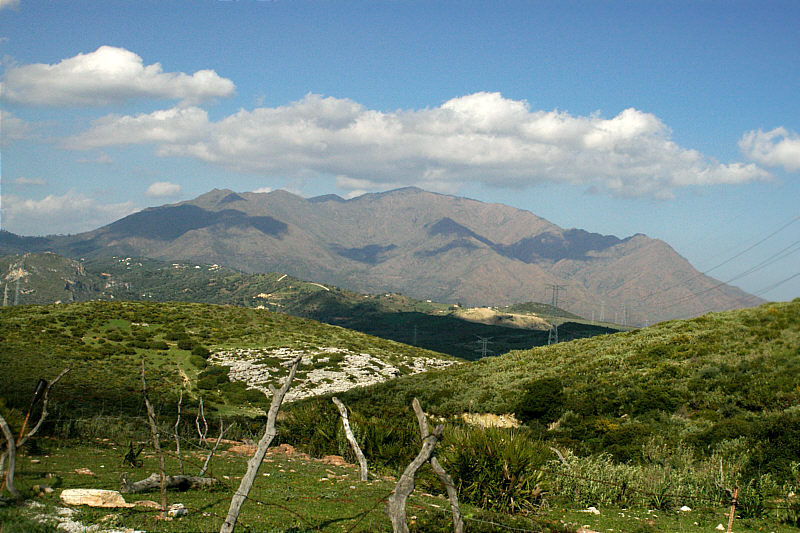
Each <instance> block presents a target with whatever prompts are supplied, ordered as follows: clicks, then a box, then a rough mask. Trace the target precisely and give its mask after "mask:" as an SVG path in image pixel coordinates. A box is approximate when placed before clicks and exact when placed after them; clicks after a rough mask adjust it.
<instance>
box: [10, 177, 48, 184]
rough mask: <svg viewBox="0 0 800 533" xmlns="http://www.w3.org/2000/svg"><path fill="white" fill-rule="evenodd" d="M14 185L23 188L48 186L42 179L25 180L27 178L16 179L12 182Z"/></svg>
mask: <svg viewBox="0 0 800 533" xmlns="http://www.w3.org/2000/svg"><path fill="white" fill-rule="evenodd" d="M12 183H13V184H14V185H22V186H27V185H35V186H42V185H47V182H45V181H44V180H43V179H42V178H25V177H20V178H15V179H14V180H13V181H12Z"/></svg>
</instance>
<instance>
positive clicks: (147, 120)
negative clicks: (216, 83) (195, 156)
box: [66, 107, 210, 150]
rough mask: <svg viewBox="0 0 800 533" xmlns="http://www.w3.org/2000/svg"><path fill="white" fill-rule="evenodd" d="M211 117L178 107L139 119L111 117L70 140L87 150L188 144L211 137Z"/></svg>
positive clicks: (195, 109) (94, 123)
mask: <svg viewBox="0 0 800 533" xmlns="http://www.w3.org/2000/svg"><path fill="white" fill-rule="evenodd" d="M209 129H210V124H209V122H208V114H207V113H206V112H205V111H204V110H202V109H200V108H199V107H174V108H172V109H166V110H163V111H155V112H153V113H143V114H140V115H136V116H118V115H108V116H105V117H102V118H100V119H97V120H95V121H94V122H93V123H92V126H91V128H90V129H89V130H88V131H86V132H84V133H82V134H80V135H78V136H76V137H74V138H72V139H69V140H68V141H67V143H66V145H67V146H68V147H70V148H75V149H80V150H86V149H91V148H101V147H105V146H120V145H125V144H142V143H161V144H166V145H173V144H185V143H191V142H193V141H198V140H201V139H203V138H204V137H206V136H207V135H208V133H209V131H208V130H209Z"/></svg>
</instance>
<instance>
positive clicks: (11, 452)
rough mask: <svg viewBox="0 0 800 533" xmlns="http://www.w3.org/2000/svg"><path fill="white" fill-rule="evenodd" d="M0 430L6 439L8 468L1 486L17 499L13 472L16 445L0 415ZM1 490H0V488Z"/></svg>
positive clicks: (12, 435)
mask: <svg viewBox="0 0 800 533" xmlns="http://www.w3.org/2000/svg"><path fill="white" fill-rule="evenodd" d="M0 430H2V431H3V436H5V438H6V452H5V454H4V457H8V466H7V467H6V474H5V478H4V480H3V485H4V486H5V487H6V488H7V489H8V492H10V493H11V496H13V497H14V498H19V497H20V495H19V491H18V490H17V487H16V486H15V485H14V470H16V467H17V445H16V444H15V442H14V434H13V433H11V428H10V427H8V422H6V419H5V418H3V416H2V415H0ZM0 490H2V488H0Z"/></svg>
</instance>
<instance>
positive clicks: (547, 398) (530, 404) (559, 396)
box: [514, 378, 564, 423]
mask: <svg viewBox="0 0 800 533" xmlns="http://www.w3.org/2000/svg"><path fill="white" fill-rule="evenodd" d="M514 412H515V413H516V415H517V418H519V419H520V420H522V421H523V422H528V421H531V420H538V421H540V422H542V423H548V422H552V421H554V420H557V419H558V417H559V416H561V413H563V412H564V385H563V384H562V383H561V380H560V379H558V378H543V379H537V380H534V381H532V382H530V383H529V384H528V385H526V386H525V390H524V391H523V392H522V395H521V397H520V400H519V403H518V404H517V408H516V409H515V411H514Z"/></svg>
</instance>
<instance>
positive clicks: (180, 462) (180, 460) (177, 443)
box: [175, 387, 202, 475]
mask: <svg viewBox="0 0 800 533" xmlns="http://www.w3.org/2000/svg"><path fill="white" fill-rule="evenodd" d="M182 403H183V387H181V393H180V396H178V418H177V419H176V420H175V456H176V457H177V458H178V465H179V466H180V470H181V475H183V473H184V472H183V457H181V439H180V437H178V426H179V425H180V423H181V404H182ZM201 475H202V474H201Z"/></svg>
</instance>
